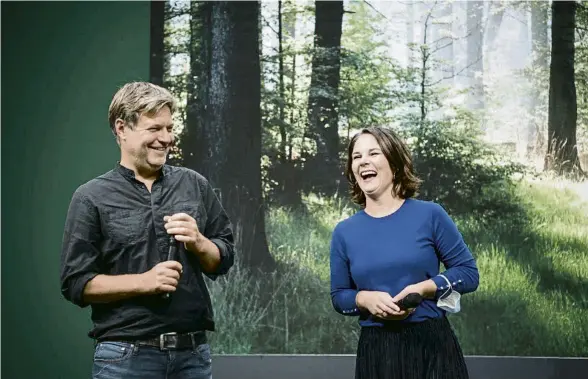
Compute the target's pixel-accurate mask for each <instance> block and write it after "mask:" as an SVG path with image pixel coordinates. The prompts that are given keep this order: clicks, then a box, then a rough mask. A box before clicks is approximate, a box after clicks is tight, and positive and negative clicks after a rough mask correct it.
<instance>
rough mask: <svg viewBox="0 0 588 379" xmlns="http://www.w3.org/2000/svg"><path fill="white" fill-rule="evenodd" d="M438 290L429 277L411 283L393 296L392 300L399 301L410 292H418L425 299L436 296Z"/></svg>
mask: <svg viewBox="0 0 588 379" xmlns="http://www.w3.org/2000/svg"><path fill="white" fill-rule="evenodd" d="M436 291H437V285H436V284H435V282H434V281H432V280H431V279H429V280H425V281H423V282H420V283H417V284H411V285H408V286H406V287H405V288H404V289H403V290H402V291H400V292H399V293H398V294H397V295H396V296H394V297H393V298H392V301H393V302H395V303H397V302H399V301H400V300H401V299H403V298H405V297H406V295H408V294H409V293H418V294H419V295H421V296H422V297H423V298H425V299H427V298H428V299H432V298H434V297H435V292H436Z"/></svg>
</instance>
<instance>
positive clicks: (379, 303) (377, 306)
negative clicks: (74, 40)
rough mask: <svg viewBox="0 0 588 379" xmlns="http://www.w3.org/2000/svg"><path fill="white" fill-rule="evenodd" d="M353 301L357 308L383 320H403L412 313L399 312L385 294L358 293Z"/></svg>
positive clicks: (396, 306)
mask: <svg viewBox="0 0 588 379" xmlns="http://www.w3.org/2000/svg"><path fill="white" fill-rule="evenodd" d="M355 301H356V303H357V306H358V307H360V308H363V309H367V310H368V311H369V312H370V313H371V314H372V315H374V316H376V317H378V318H381V319H384V320H403V319H405V318H407V317H408V316H409V315H410V313H411V312H412V310H405V311H402V310H400V308H399V307H398V305H396V304H395V302H394V300H393V299H392V296H390V294H388V293H387V292H380V291H359V292H358V294H357V296H356V298H355Z"/></svg>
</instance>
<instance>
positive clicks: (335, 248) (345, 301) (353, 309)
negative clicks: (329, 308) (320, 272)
mask: <svg viewBox="0 0 588 379" xmlns="http://www.w3.org/2000/svg"><path fill="white" fill-rule="evenodd" d="M330 250H331V251H330V267H331V303H332V304H333V308H335V310H336V311H337V312H338V313H341V314H342V315H345V316H358V315H360V314H361V311H360V309H359V308H358V306H357V304H356V302H355V297H356V296H357V292H358V290H357V287H356V285H355V283H354V281H353V278H352V277H351V272H350V268H349V259H348V257H347V255H346V254H345V248H344V243H343V240H342V238H341V236H340V234H339V229H338V228H337V227H335V230H334V231H333V236H332V238H331V249H330Z"/></svg>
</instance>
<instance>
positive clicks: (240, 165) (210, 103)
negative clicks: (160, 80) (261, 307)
mask: <svg viewBox="0 0 588 379" xmlns="http://www.w3.org/2000/svg"><path fill="white" fill-rule="evenodd" d="M200 7H201V8H200V12H201V15H200V20H202V28H201V30H202V34H201V37H202V38H201V41H202V46H201V48H200V52H201V57H202V62H201V63H200V64H201V68H202V70H201V71H200V72H192V76H194V75H201V78H200V80H199V81H198V83H200V86H201V88H200V89H199V90H198V93H199V94H200V101H199V103H198V104H199V106H196V109H197V110H198V113H200V117H198V119H199V120H200V121H199V123H200V126H201V130H200V131H199V132H197V133H196V134H194V135H193V134H191V133H190V134H189V136H190V141H186V143H188V144H189V145H191V146H198V147H199V149H200V150H199V151H193V150H189V151H186V152H184V155H186V154H187V155H189V156H191V157H192V158H191V159H188V160H186V163H187V166H188V167H191V168H194V167H199V168H200V170H199V171H200V172H201V173H202V174H203V175H205V176H206V177H207V178H208V179H209V181H210V183H211V185H212V186H213V187H214V188H215V189H216V192H217V194H218V195H219V197H220V199H221V201H222V204H223V206H224V207H225V209H226V210H227V213H228V214H229V217H230V218H231V221H232V223H233V227H234V230H235V238H236V244H237V250H238V254H239V257H238V260H240V262H241V263H243V264H244V265H245V266H246V267H248V268H252V269H261V270H273V269H274V266H275V262H274V260H273V257H272V256H271V254H270V253H269V249H268V245H267V240H266V234H265V209H264V204H263V197H262V190H261V108H260V101H261V88H260V87H261V86H260V81H261V79H260V77H261V72H260V59H259V26H258V16H259V12H260V10H259V3H258V2H205V3H201V5H200ZM193 138H199V139H200V141H194V140H193ZM194 153H195V154H194ZM191 154H192V155H191ZM194 157H197V158H198V160H199V161H197V160H195V159H194Z"/></svg>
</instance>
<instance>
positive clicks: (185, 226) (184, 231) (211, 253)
mask: <svg viewBox="0 0 588 379" xmlns="http://www.w3.org/2000/svg"><path fill="white" fill-rule="evenodd" d="M163 221H165V229H166V230H167V233H168V234H171V235H173V236H174V238H175V239H176V240H178V241H180V242H183V243H184V246H185V247H186V250H188V251H191V252H192V253H194V254H196V255H197V256H198V259H199V260H200V264H201V266H202V270H203V271H204V272H214V271H215V270H216V269H217V268H218V265H219V264H220V261H221V255H220V250H219V249H218V247H217V246H216V245H215V244H214V243H212V242H211V241H210V240H209V239H208V238H206V237H205V236H203V235H202V233H200V229H198V225H197V224H196V220H194V219H193V218H192V217H190V216H189V215H187V214H185V213H176V214H174V215H172V216H165V217H164V218H163Z"/></svg>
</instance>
